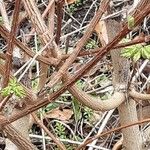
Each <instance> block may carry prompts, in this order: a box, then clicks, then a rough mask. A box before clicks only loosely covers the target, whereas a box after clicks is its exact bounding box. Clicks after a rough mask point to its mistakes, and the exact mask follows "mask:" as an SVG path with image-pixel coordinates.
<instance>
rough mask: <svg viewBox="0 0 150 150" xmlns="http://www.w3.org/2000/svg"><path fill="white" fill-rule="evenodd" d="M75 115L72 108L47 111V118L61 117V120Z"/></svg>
mask: <svg viewBox="0 0 150 150" xmlns="http://www.w3.org/2000/svg"><path fill="white" fill-rule="evenodd" d="M72 115H73V111H72V110H71V109H63V110H60V109H59V108H56V109H53V110H51V111H49V112H47V113H46V115H45V117H46V118H51V119H52V118H53V119H59V120H61V121H66V120H69V119H70V118H71V116H72Z"/></svg>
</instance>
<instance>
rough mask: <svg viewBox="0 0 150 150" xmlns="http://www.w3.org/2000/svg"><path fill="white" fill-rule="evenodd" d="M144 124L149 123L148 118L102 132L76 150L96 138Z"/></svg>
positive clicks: (78, 149)
mask: <svg viewBox="0 0 150 150" xmlns="http://www.w3.org/2000/svg"><path fill="white" fill-rule="evenodd" d="M146 122H150V118H147V119H143V120H140V121H137V122H134V123H131V124H127V125H122V126H120V127H118V128H115V129H111V130H109V131H106V132H103V133H101V134H97V135H95V136H94V137H90V138H89V139H88V140H86V141H85V142H84V144H81V145H80V146H79V147H78V148H77V149H76V150H81V149H82V148H83V147H85V146H86V145H87V144H89V143H91V142H92V141H94V140H96V139H97V138H100V137H102V136H105V135H107V134H110V133H112V132H116V131H119V130H122V129H125V128H128V127H131V126H135V125H140V124H143V123H146Z"/></svg>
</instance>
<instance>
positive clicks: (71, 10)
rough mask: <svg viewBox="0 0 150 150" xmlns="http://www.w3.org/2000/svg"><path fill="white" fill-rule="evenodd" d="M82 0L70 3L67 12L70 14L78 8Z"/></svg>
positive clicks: (82, 2)
mask: <svg viewBox="0 0 150 150" xmlns="http://www.w3.org/2000/svg"><path fill="white" fill-rule="evenodd" d="M84 2H85V1H84V0H76V1H75V3H73V4H71V5H70V6H69V9H68V12H69V13H70V14H73V13H74V12H75V11H77V10H78V7H80V6H82V5H83V4H84Z"/></svg>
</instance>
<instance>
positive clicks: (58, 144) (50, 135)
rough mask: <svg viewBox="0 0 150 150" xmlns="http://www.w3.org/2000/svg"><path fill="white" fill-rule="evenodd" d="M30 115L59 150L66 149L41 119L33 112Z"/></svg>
mask: <svg viewBox="0 0 150 150" xmlns="http://www.w3.org/2000/svg"><path fill="white" fill-rule="evenodd" d="M32 116H33V118H34V120H35V121H36V123H37V124H38V125H39V126H40V127H41V128H42V129H43V130H44V131H45V132H46V133H47V134H48V136H49V137H50V138H51V139H52V140H53V141H54V142H55V143H56V144H57V146H58V147H59V148H60V149H61V150H66V148H65V145H64V144H63V143H61V142H60V141H59V140H58V139H56V137H55V136H54V135H53V134H52V133H51V132H50V131H49V130H48V129H47V128H46V126H45V125H44V124H43V123H42V122H41V120H40V119H39V118H38V117H37V116H36V114H35V113H32Z"/></svg>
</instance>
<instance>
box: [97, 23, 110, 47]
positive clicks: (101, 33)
mask: <svg viewBox="0 0 150 150" xmlns="http://www.w3.org/2000/svg"><path fill="white" fill-rule="evenodd" d="M95 31H96V33H97V35H98V38H99V39H100V41H101V43H102V45H103V46H104V45H106V44H107V43H108V37H107V30H106V26H105V22H104V21H99V22H98V24H97V25H96V27H95Z"/></svg>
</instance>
